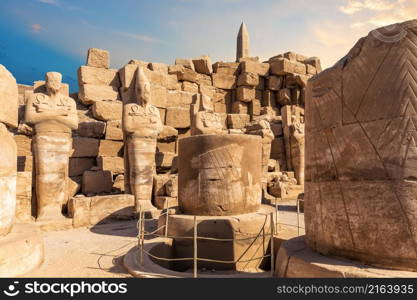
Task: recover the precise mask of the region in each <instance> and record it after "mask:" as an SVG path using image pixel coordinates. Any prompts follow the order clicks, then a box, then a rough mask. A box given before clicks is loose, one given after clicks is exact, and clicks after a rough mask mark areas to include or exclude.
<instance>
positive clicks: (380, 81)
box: [304, 20, 417, 271]
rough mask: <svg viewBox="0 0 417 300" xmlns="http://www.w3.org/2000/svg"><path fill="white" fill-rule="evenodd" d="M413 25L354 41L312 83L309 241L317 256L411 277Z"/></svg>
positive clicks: (416, 151) (415, 230)
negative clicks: (396, 271) (379, 268)
mask: <svg viewBox="0 0 417 300" xmlns="http://www.w3.org/2000/svg"><path fill="white" fill-rule="evenodd" d="M416 44H417V21H415V20H414V21H409V22H405V23H403V24H395V25H392V26H391V27H390V28H389V30H387V29H386V28H380V29H378V30H375V31H372V32H371V33H370V34H369V35H368V36H367V37H364V38H362V39H360V40H359V41H358V42H357V44H356V45H355V46H354V47H353V49H352V50H350V52H349V53H348V55H347V56H345V57H344V58H342V59H341V60H340V61H339V63H337V64H336V65H335V66H334V67H332V68H330V69H327V70H325V71H323V72H322V73H320V74H319V75H318V76H316V77H314V78H313V79H310V81H309V85H308V88H307V100H306V163H307V164H306V178H305V181H306V183H305V206H304V211H305V225H306V238H307V243H308V245H309V247H310V248H312V249H313V250H315V251H317V252H319V253H322V254H324V255H333V256H339V257H347V258H350V259H354V260H356V261H360V262H363V263H366V264H371V265H376V266H380V267H381V266H382V267H386V268H391V269H392V268H394V269H400V270H413V271H417V247H416V244H417V200H416V195H417V181H416V178H417V165H416V161H417V146H416V139H417V131H416V117H417V110H416V108H415V107H416V106H415V104H416V103H417V96H416V95H417V93H416V91H417V88H416V86H417V85H416V84H417V72H416V65H417V59H416V57H417V47H416Z"/></svg>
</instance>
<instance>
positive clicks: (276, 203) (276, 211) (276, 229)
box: [275, 198, 278, 232]
mask: <svg viewBox="0 0 417 300" xmlns="http://www.w3.org/2000/svg"><path fill="white" fill-rule="evenodd" d="M277 199H278V198H275V232H278V200H277Z"/></svg>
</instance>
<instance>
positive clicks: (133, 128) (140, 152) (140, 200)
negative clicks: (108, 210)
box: [123, 67, 163, 212]
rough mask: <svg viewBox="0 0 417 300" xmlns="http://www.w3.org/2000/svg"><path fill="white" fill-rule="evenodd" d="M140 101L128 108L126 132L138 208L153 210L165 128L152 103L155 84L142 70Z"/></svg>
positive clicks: (138, 80)
mask: <svg viewBox="0 0 417 300" xmlns="http://www.w3.org/2000/svg"><path fill="white" fill-rule="evenodd" d="M136 101H137V103H129V104H126V105H125V106H124V110H123V131H124V133H125V143H126V144H125V147H127V157H125V159H127V160H128V163H127V165H128V170H127V172H128V173H129V174H128V178H129V187H130V192H131V193H132V194H133V195H134V196H135V209H136V211H137V212H139V211H141V210H142V211H151V210H155V209H156V208H155V207H154V206H153V205H152V185H153V174H154V173H155V152H156V139H157V137H158V134H159V133H160V132H161V131H162V128H163V125H162V122H161V117H160V115H159V110H158V108H156V107H155V106H153V105H152V104H150V102H151V85H150V82H149V80H148V79H147V78H146V75H145V73H144V71H143V69H142V67H139V68H138V70H137V76H136Z"/></svg>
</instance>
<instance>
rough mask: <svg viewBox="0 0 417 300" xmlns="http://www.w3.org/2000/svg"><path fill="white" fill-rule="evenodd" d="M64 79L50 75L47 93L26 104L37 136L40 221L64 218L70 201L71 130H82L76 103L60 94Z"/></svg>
mask: <svg viewBox="0 0 417 300" xmlns="http://www.w3.org/2000/svg"><path fill="white" fill-rule="evenodd" d="M61 80H62V75H61V74H60V73H57V72H48V73H46V76H45V86H46V92H44V93H33V94H31V95H30V96H29V97H28V102H27V105H26V112H25V119H26V122H27V123H29V124H33V125H34V127H35V133H36V135H35V137H34V139H33V143H34V144H33V149H34V156H35V166H36V197H37V211H38V214H37V221H53V220H59V219H62V218H64V217H63V215H62V213H61V211H62V205H63V204H64V203H66V202H67V200H68V192H67V179H68V165H69V156H70V152H71V149H72V138H71V131H72V130H75V129H77V128H78V116H77V108H76V104H75V101H74V100H73V99H72V98H70V97H68V96H65V95H63V94H61V93H60V89H61Z"/></svg>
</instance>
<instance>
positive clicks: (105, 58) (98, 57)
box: [87, 48, 110, 69]
mask: <svg viewBox="0 0 417 300" xmlns="http://www.w3.org/2000/svg"><path fill="white" fill-rule="evenodd" d="M87 66H90V67H96V68H106V69H108V68H109V66H110V54H109V52H108V51H106V50H101V49H97V48H90V49H88V53H87Z"/></svg>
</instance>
